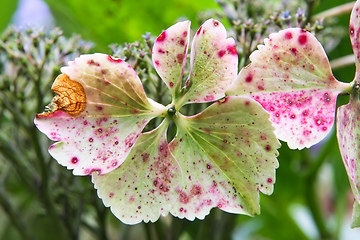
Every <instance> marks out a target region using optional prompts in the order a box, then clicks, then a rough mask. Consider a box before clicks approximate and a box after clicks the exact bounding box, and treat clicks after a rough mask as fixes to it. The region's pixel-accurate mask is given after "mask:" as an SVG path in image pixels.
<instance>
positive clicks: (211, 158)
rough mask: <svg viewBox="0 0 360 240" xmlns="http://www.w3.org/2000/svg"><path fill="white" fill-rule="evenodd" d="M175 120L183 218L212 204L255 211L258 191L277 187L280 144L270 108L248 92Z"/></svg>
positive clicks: (177, 205)
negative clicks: (243, 95) (275, 183)
mask: <svg viewBox="0 0 360 240" xmlns="http://www.w3.org/2000/svg"><path fill="white" fill-rule="evenodd" d="M175 122H176V124H177V127H178V133H177V135H176V137H175V139H174V140H173V141H172V142H171V143H170V149H171V152H172V153H173V154H174V156H175V158H176V159H177V160H178V162H179V164H180V166H181V168H182V172H183V174H184V175H183V179H184V186H185V187H184V189H183V190H182V192H181V194H180V199H179V201H176V202H174V207H173V210H172V211H171V213H172V214H173V215H175V216H178V217H180V218H184V217H185V218H187V219H191V220H192V219H194V218H195V217H197V218H200V219H202V218H204V217H205V215H207V214H208V213H209V211H210V209H211V208H213V207H218V208H220V209H222V210H224V211H227V212H231V213H242V214H248V215H256V214H259V212H260V207H259V193H258V191H259V190H260V191H262V192H263V193H265V194H271V193H272V192H273V184H274V182H275V169H276V168H277V167H278V162H277V160H276V156H277V155H278V152H277V148H278V147H279V146H280V144H279V142H278V140H277V139H276V137H275V135H274V133H273V127H272V126H271V122H270V121H269V114H268V113H266V112H265V111H264V110H263V109H262V107H261V106H260V105H259V104H258V103H257V102H255V101H253V100H251V99H250V98H246V97H229V98H226V99H225V100H224V101H218V102H216V103H214V104H213V105H211V106H210V107H209V108H207V109H206V110H204V111H203V112H202V113H200V114H198V115H196V116H193V117H185V116H182V115H179V116H178V117H177V118H176V119H175Z"/></svg>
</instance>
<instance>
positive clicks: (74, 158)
mask: <svg viewBox="0 0 360 240" xmlns="http://www.w3.org/2000/svg"><path fill="white" fill-rule="evenodd" d="M78 161H79V159H78V158H77V157H73V158H72V159H71V162H72V163H73V164H76V163H77V162H78Z"/></svg>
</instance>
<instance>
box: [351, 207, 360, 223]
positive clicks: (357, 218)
mask: <svg viewBox="0 0 360 240" xmlns="http://www.w3.org/2000/svg"><path fill="white" fill-rule="evenodd" d="M358 227H360V203H359V202H358V201H355V202H354V206H353V212H352V222H351V228H358Z"/></svg>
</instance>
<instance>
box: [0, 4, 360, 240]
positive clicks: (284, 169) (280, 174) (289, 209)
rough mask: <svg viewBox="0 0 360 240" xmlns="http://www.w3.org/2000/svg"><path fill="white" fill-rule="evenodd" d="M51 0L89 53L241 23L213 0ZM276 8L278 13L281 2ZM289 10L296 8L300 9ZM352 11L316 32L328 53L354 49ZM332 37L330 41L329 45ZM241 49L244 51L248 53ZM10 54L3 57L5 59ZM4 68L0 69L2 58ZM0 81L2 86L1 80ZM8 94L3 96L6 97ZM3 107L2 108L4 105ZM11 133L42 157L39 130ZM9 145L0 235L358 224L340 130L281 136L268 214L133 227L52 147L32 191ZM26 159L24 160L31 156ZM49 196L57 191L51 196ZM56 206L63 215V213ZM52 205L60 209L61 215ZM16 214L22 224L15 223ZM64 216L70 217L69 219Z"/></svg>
mask: <svg viewBox="0 0 360 240" xmlns="http://www.w3.org/2000/svg"><path fill="white" fill-rule="evenodd" d="M46 2H47V4H48V5H49V7H50V9H51V11H52V13H53V16H54V18H55V24H56V25H57V26H60V27H61V28H62V29H63V31H64V33H65V36H67V37H69V38H70V37H71V36H72V34H74V33H76V34H79V35H81V38H82V39H84V40H87V41H91V42H93V43H94V44H95V48H93V49H92V50H91V52H95V51H97V52H104V53H110V52H111V51H110V49H109V47H108V45H109V44H112V43H119V44H123V43H124V42H134V41H136V40H138V39H141V35H143V34H145V33H146V32H151V33H152V34H153V35H158V34H159V33H160V32H161V31H162V30H163V29H166V28H167V27H169V26H171V25H172V24H173V23H175V21H176V20H178V19H179V18H186V19H190V20H192V22H193V24H192V28H193V29H196V28H197V27H198V26H199V25H200V24H201V22H202V20H203V19H205V18H207V17H217V18H221V19H220V20H223V21H225V22H224V23H225V25H226V26H227V27H228V28H231V27H233V28H234V29H235V30H236V26H235V27H234V26H233V25H232V24H231V22H230V21H227V20H226V14H224V11H223V10H222V8H221V7H220V5H219V4H218V3H216V2H215V1H212V0H199V1H194V0H178V1H176V0H168V1H161V0H152V1H147V0H137V1H133V0H103V1H99V0H86V1H85V0H83V1H74V0H62V1H59V0H46ZM219 2H224V1H219ZM228 2H229V1H228ZM235 2H239V3H240V2H241V3H243V4H248V5H251V6H254V7H253V8H251V7H250V8H249V9H248V11H247V12H246V14H248V15H250V16H251V11H252V10H253V9H259V6H261V5H262V4H263V5H264V6H265V8H264V9H265V10H264V11H265V12H264V13H259V12H255V13H253V14H254V15H253V16H254V17H253V19H256V18H258V19H261V18H262V17H263V16H265V15H266V6H269V5H276V4H279V3H280V2H281V1H280V0H278V1H277V0H275V1H267V0H262V1H261V0H253V1H250V0H242V1H240V0H239V1H235ZM285 2H286V1H285ZM289 2H291V1H289ZM346 2H349V1H346ZM343 3H344V1H343V0H333V1H325V0H323V1H316V0H304V1H301V4H302V6H306V4H308V5H309V6H310V5H311V6H312V7H311V9H312V10H313V14H316V13H319V12H322V11H324V10H327V9H329V8H332V7H336V6H338V5H341V4H343ZM16 6H17V1H8V0H1V1H0V30H1V31H2V32H3V31H5V28H6V27H7V26H8V24H9V23H10V20H11V17H12V14H13V13H14V11H15V9H16ZM289 6H291V4H290V5H289ZM279 10H280V12H281V11H282V10H285V9H279ZM289 10H290V12H292V13H294V12H296V10H297V9H289ZM244 14H245V13H244ZM267 14H270V15H271V14H272V13H267ZM349 15H350V12H347V13H344V14H342V15H340V16H337V17H332V18H330V19H326V21H325V22H324V30H323V31H322V32H320V33H319V39H320V40H321V41H322V43H323V44H324V45H325V46H329V47H328V48H326V51H327V53H328V55H329V58H330V60H333V59H337V58H340V57H343V56H346V55H348V54H352V49H351V45H350V40H349V37H348V34H347V31H348V30H347V29H348V22H349ZM252 27H254V26H252ZM254 28H255V27H254ZM322 33H324V34H322ZM329 42H330V43H331V42H333V44H332V45H331V44H330V45H327V43H329ZM2 44H3V42H2ZM74 44H76V43H74ZM61 46H62V45H61ZM0 47H2V45H0ZM77 51H78V52H79V53H80V52H87V51H88V50H85V48H83V49H79V50H77ZM241 56H246V53H243V55H241ZM129 59H130V58H129ZM11 60H12V61H14V62H15V63H16V61H18V62H19V66H21V68H23V71H25V72H26V71H30V67H29V66H28V65H26V64H25V63H23V62H21V60H19V59H15V60H14V59H11ZM130 60H131V59H130ZM24 61H27V60H26V59H25V60H24ZM20 62H21V63H20ZM4 63H6V61H3V64H4ZM244 63H246V60H244ZM59 64H60V63H59ZM240 65H241V64H240ZM59 67H60V65H54V66H53V69H52V71H53V72H51V74H53V75H54V76H56V74H58V73H59ZM0 70H1V71H2V73H1V74H3V71H4V66H3V65H2V66H1V68H0ZM354 73H355V67H354V66H353V65H349V66H343V67H341V68H338V69H335V70H334V74H335V76H336V78H337V79H339V80H341V81H344V82H350V81H351V80H352V79H353V77H354ZM27 75H31V74H27V73H25V75H24V76H25V79H26V76H27ZM38 76H43V75H41V74H40V75H38ZM0 81H1V80H0ZM3 81H5V80H3ZM0 86H5V85H2V83H1V82H0ZM6 86H7V85H6ZM6 86H5V87H2V88H1V89H0V91H2V92H1V94H5V93H6V91H8V90H9V89H7V88H6ZM42 93H43V94H44V95H43V100H42V101H43V102H41V103H39V105H40V106H39V107H35V108H34V109H36V111H37V112H40V111H42V109H41V107H43V106H45V105H46V104H47V103H48V102H50V100H51V95H50V94H51V93H50V88H49V87H47V88H46V89H42ZM19 98H20V97H19ZM2 99H3V98H1V99H0V101H3V100H2ZM347 100H348V98H347V97H346V96H340V97H339V100H338V104H344V103H346V102H347ZM14 101H17V100H16V99H15V100H14ZM19 101H20V100H19ZM3 104H5V103H3V102H0V105H3ZM36 111H35V112H33V113H28V116H27V118H26V119H25V120H24V121H27V122H28V125H26V126H28V128H29V129H31V131H33V132H34V134H35V130H34V126H33V124H32V119H33V118H34V115H35V114H36ZM1 113H4V112H3V111H2V110H1ZM0 119H1V121H2V122H3V123H2V129H1V130H0V131H2V132H3V133H6V131H5V129H4V128H3V126H10V125H11V124H13V125H14V126H13V129H17V128H18V127H17V125H16V124H17V123H16V121H14V122H12V121H13V119H12V118H11V117H8V116H7V115H5V114H4V115H0ZM6 124H7V125H6ZM6 134H7V133H6ZM6 134H5V135H6ZM14 136H15V135H13V134H11V135H7V137H8V140H7V141H8V142H9V143H10V144H12V145H11V146H12V151H14V155H19V156H21V158H22V159H21V161H24V162H28V163H29V164H30V165H32V164H33V163H32V162H31V161H30V160H29V159H33V158H36V156H35V157H34V156H33V155H32V153H31V149H32V148H34V146H33V145H32V144H31V143H29V141H30V142H31V141H33V139H28V138H27V136H26V133H24V132H20V133H19V134H18V135H16V139H15V137H14ZM22 136H23V137H22ZM42 137H43V136H41V137H40V138H41V141H40V142H41V143H42V144H43V145H44V146H42V148H41V149H42V151H43V155H44V156H47V153H46V148H47V147H48V146H49V144H50V142H49V141H48V140H46V139H45V138H44V139H42ZM5 138H6V136H5ZM21 138H23V139H21ZM19 139H20V140H19ZM5 148H6V146H5V145H4V141H2V142H1V141H0V168H1V169H2V170H0V196H1V198H0V203H1V204H2V205H1V206H2V208H1V209H0V239H50V238H51V239H183V240H186V239H231V238H233V239H339V238H341V237H342V236H345V235H344V234H353V236H355V237H356V236H357V237H358V238H360V235H359V234H360V233H359V231H356V230H351V229H350V226H349V224H350V223H349V221H350V218H351V216H350V213H351V208H352V198H351V193H350V190H349V183H348V178H347V175H346V173H345V170H344V166H343V164H342V160H341V157H340V153H339V150H338V146H337V141H336V136H335V132H333V134H332V135H331V136H329V137H328V138H327V139H326V140H325V141H323V142H322V143H320V144H318V145H316V146H314V147H312V148H310V149H305V150H302V151H293V150H290V149H288V148H287V146H286V144H284V143H283V146H282V147H281V149H280V156H279V158H278V159H279V162H280V168H279V169H278V170H277V180H276V184H275V192H274V194H273V195H271V196H265V195H261V209H262V214H261V215H260V216H257V217H255V218H249V217H247V216H241V215H232V214H227V213H224V212H221V211H219V210H217V209H214V210H212V211H211V214H210V215H209V216H207V217H206V218H205V220H202V221H201V220H195V221H194V222H189V221H187V220H180V219H177V218H172V217H171V216H168V217H166V218H161V220H160V221H158V222H156V223H155V224H153V223H149V224H138V225H135V226H127V225H124V224H122V223H121V222H119V221H118V220H117V219H116V218H115V217H114V216H113V215H112V214H111V213H110V210H109V209H107V208H105V207H104V206H103V205H102V203H101V200H99V199H97V195H96V192H95V191H94V190H93V188H92V184H91V183H90V179H89V178H87V177H75V176H72V175H71V172H70V171H68V170H66V169H65V168H63V167H61V166H58V165H57V164H56V162H55V161H54V160H51V159H50V157H49V156H47V157H48V158H49V159H48V160H45V162H46V161H48V162H46V163H47V164H48V165H47V167H49V168H50V167H51V169H52V172H51V173H53V175H51V176H46V177H47V178H49V179H48V181H49V185H46V186H43V185H42V182H35V183H33V182H31V183H30V185H33V186H35V187H34V188H35V190H34V189H33V188H32V187H30V188H28V187H26V186H25V185H24V179H22V178H23V176H21V170H19V169H14V168H15V165H14V164H13V163H11V158H10V157H9V156H8V155H7V154H6V152H8V151H9V149H6V150H7V151H5ZM17 152H18V153H19V154H17ZM20 153H21V154H20ZM10 163H11V164H10ZM24 166H25V167H26V164H25V165H24ZM33 167H34V169H35V170H34V171H36V170H37V169H41V166H37V165H36V164H34V166H33ZM39 171H40V170H39ZM30 173H31V171H30ZM45 175H46V174H45ZM25 181H26V180H25ZM29 181H30V179H29ZM44 190H47V191H49V193H48V194H49V195H50V198H49V199H45V200H43V201H41V196H42V195H41V194H42V191H44ZM32 191H37V194H38V195H39V196H40V197H35V193H33V192H32ZM52 195H54V196H55V197H51V196H52ZM39 199H40V200H39ZM7 204H8V205H7ZM52 206H53V207H54V208H55V209H54V211H55V213H51V211H50V212H49V209H51V207H52ZM296 209H297V210H299V209H300V210H302V213H305V214H307V215H308V216H309V217H308V218H307V219H305V220H301V218H300V215H299V214H298V212H295V211H294V210H296ZM9 210H11V211H13V214H17V215H18V216H19V219H21V221H20V220H19V219H11V218H10V217H9V216H10V215H11V214H10V215H9ZM11 211H10V212H11ZM57 213H61V214H60V215H57ZM52 214H53V215H54V214H55V217H54V216H53V215H52ZM57 217H58V219H56V218H57ZM17 221H18V224H20V225H19V226H17V225H16V222H17ZM66 221H67V222H68V225H70V226H67V225H66V224H65V225H64V222H66ZM299 222H301V223H302V224H299ZM304 223H309V224H311V225H313V226H314V229H315V234H311V232H310V231H309V230H308V229H306V228H303V226H304V225H303V224H304ZM21 228H24V232H26V233H25V234H21V232H20V231H19V229H21ZM68 229H71V231H69V230H68ZM55 232H56V233H55ZM69 232H70V233H69ZM354 239H356V238H354Z"/></svg>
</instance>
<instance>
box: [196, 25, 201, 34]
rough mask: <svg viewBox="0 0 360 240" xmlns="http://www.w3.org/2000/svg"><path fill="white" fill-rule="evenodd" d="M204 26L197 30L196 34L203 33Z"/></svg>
mask: <svg viewBox="0 0 360 240" xmlns="http://www.w3.org/2000/svg"><path fill="white" fill-rule="evenodd" d="M201 29H202V26H201V27H200V28H199V29H198V30H197V32H196V34H197V35H199V34H200V33H201Z"/></svg>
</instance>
